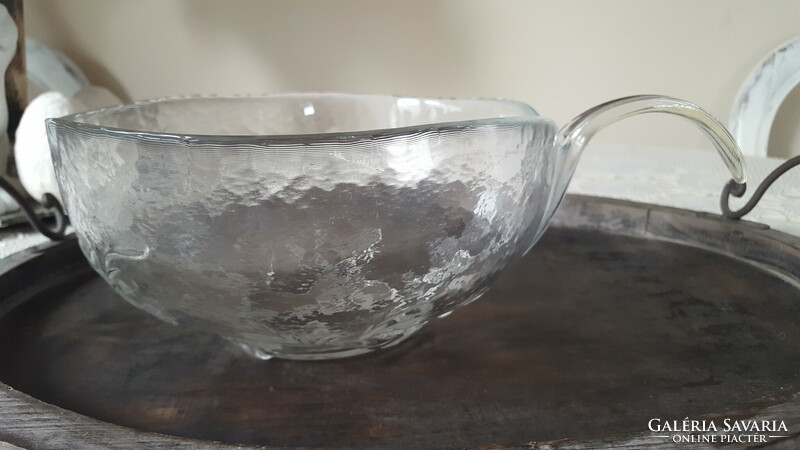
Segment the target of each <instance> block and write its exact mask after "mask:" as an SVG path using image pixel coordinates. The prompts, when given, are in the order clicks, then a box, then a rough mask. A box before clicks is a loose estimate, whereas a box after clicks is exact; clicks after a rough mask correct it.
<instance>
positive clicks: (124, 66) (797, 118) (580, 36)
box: [25, 0, 800, 156]
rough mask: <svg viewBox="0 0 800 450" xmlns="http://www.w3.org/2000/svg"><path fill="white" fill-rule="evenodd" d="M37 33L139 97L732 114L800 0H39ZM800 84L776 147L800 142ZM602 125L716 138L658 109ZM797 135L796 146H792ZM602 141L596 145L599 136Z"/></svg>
mask: <svg viewBox="0 0 800 450" xmlns="http://www.w3.org/2000/svg"><path fill="white" fill-rule="evenodd" d="M25 7H26V27H27V33H28V34H29V35H30V36H33V37H35V38H37V39H39V40H40V41H42V42H44V43H46V44H48V45H50V46H52V47H54V48H56V49H59V50H61V51H63V52H64V53H66V54H67V55H68V56H70V57H71V58H73V59H74V60H75V61H76V62H77V63H78V64H79V65H80V66H81V67H82V68H83V69H84V70H85V71H86V72H87V74H88V75H89V77H90V78H91V79H92V80H93V81H94V82H95V83H96V84H100V85H105V86H107V87H109V88H112V90H115V91H117V93H118V94H121V95H123V96H126V97H127V98H128V99H133V100H138V99H144V98H148V97H159V96H167V95H176V94H197V93H218V94H225V93H263V92H282V91H343V92H366V93H398V94H407V95H418V96H441V97H456V96H469V97H508V98H514V99H519V100H523V101H526V102H528V103H530V104H531V105H533V106H534V107H535V108H536V109H537V110H539V112H540V113H541V114H543V115H546V116H549V117H552V118H553V119H555V120H556V121H557V122H558V123H565V122H566V121H567V120H569V119H570V118H571V117H572V116H573V115H575V114H578V113H580V112H581V111H582V110H584V109H586V108H589V107H591V106H593V105H594V104H596V103H599V102H603V101H605V100H609V99H612V98H615V97H620V96H625V95H631V94H637V93H658V94H666V95H671V96H676V97H681V98H685V99H687V100H690V101H693V102H695V103H698V104H700V105H701V106H703V107H705V108H706V109H708V110H709V111H711V112H712V113H713V114H715V115H716V116H718V117H719V118H720V119H721V120H722V121H723V122H725V123H727V118H728V114H729V111H730V108H731V105H732V102H733V100H734V96H735V95H736V92H737V90H738V88H739V86H740V84H741V83H742V81H743V80H744V78H745V77H746V75H747V73H748V72H749V71H750V69H751V68H752V67H753V66H754V65H756V64H757V63H758V62H759V61H760V60H761V58H762V57H763V56H765V55H766V54H767V53H768V52H770V51H771V50H772V49H773V48H775V47H776V46H778V45H779V44H781V43H783V42H785V41H787V40H789V39H791V38H793V37H795V36H797V35H800V1H798V0H703V1H700V0H603V1H600V0H541V1H523V0H491V1H489V0H483V1H481V0H413V1H395V2H388V1H376V0H346V1H330V0H292V1H284V2H278V1H260V0H225V1H222V0H137V1H129V0H28V1H27V2H26V5H25ZM798 125H800V90H796V91H795V92H794V93H793V94H792V97H791V98H790V99H789V100H788V101H787V102H786V104H784V106H783V107H782V109H781V111H780V113H779V117H778V122H777V124H776V126H775V127H774V134H773V137H772V142H771V147H772V148H771V154H774V155H778V156H786V155H787V154H789V153H790V152H791V153H800V131H798V128H800V127H799V126H798ZM598 140H604V141H611V142H632V143H641V144H656V145H672V146H684V147H695V148H709V149H710V147H709V146H708V145H707V143H706V142H705V140H704V138H703V137H702V136H701V135H700V133H699V132H698V131H696V130H695V129H694V128H693V127H691V126H690V125H688V124H686V123H684V122H683V121H681V120H680V119H677V118H672V117H664V116H661V115H655V116H643V117H637V118H634V119H631V120H630V121H628V122H627V123H621V124H618V125H615V126H614V127H612V128H611V129H609V130H607V131H605V132H603V133H601V134H600V135H599V136H598ZM790 149H791V151H790ZM589 151H591V150H589Z"/></svg>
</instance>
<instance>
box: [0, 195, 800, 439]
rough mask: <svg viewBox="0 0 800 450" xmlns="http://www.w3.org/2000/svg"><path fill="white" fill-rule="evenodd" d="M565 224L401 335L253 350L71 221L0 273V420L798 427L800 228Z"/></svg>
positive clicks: (617, 216) (385, 428)
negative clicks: (118, 278) (158, 309)
mask: <svg viewBox="0 0 800 450" xmlns="http://www.w3.org/2000/svg"><path fill="white" fill-rule="evenodd" d="M557 225H558V226H556V227H554V228H553V229H551V230H550V231H548V232H547V234H546V235H545V237H544V238H543V239H542V240H541V241H540V242H539V243H538V244H537V246H536V247H535V248H534V250H533V251H532V252H531V253H530V254H528V256H526V257H525V258H524V259H523V260H522V261H520V262H519V263H518V264H516V265H515V266H513V267H512V268H510V269H509V270H508V272H507V273H505V274H504V275H503V277H502V278H501V279H500V280H499V281H498V283H497V285H496V286H495V287H494V288H493V289H491V290H490V291H489V293H487V294H486V295H485V296H484V297H483V298H481V299H480V300H479V301H477V302H475V303H473V304H471V305H469V306H467V307H464V308H461V309H459V310H457V311H455V312H454V313H453V314H452V315H450V316H449V317H447V318H445V319H443V320H436V321H434V322H432V323H431V324H429V325H428V326H426V327H425V328H423V330H421V331H420V332H419V333H418V334H417V335H416V336H415V337H413V338H411V339H410V340H409V341H407V342H405V343H403V344H401V345H400V346H398V347H396V348H393V349H390V350H387V351H382V352H376V353H373V354H369V355H364V356H360V357H355V358H349V359H343V360H336V361H326V362H292V361H281V360H271V361H257V360H254V359H252V358H250V357H248V356H246V355H243V354H241V353H240V352H239V351H238V350H237V349H236V348H234V347H233V346H231V345H229V344H227V343H226V342H225V341H223V340H221V339H219V338H216V337H213V336H210V335H205V334H202V333H197V332H191V331H187V330H183V329H181V328H177V327H173V326H171V325H168V324H164V323H161V322H160V321H158V320H157V319H155V318H152V317H150V316H149V315H147V314H145V313H143V312H141V311H139V310H137V309H135V308H133V307H131V306H129V305H128V304H127V303H125V302H124V301H123V300H121V299H119V298H118V297H117V296H116V295H115V294H114V293H113V292H112V291H111V290H110V288H108V287H107V286H106V285H105V284H104V283H103V282H102V281H101V280H99V278H97V277H96V276H95V275H93V273H92V272H91V271H90V270H89V269H88V267H87V266H86V264H85V263H84V262H82V259H81V258H80V257H79V250H78V249H77V247H76V245H75V244H74V242H72V243H67V244H62V245H61V246H58V247H55V248H52V249H49V250H47V251H46V252H44V253H43V256H38V257H37V256H35V254H30V255H27V256H17V257H16V258H17V259H16V260H15V261H6V262H5V264H6V267H5V273H4V274H3V275H1V276H0V293H3V294H2V295H3V297H2V298H0V314H2V318H0V381H2V383H5V384H7V385H8V386H10V387H11V388H13V389H14V390H9V389H0V441H6V442H9V443H12V444H14V445H20V446H23V447H30V448H63V447H64V446H65V445H67V444H73V445H74V444H75V443H82V444H83V445H84V446H85V447H86V448H91V447H93V446H94V447H97V448H102V447H120V448H135V447H137V446H148V447H155V446H164V447H176V446H187V447H192V448H203V447H206V446H209V447H213V446H216V445H217V444H215V443H213V442H208V441H220V442H222V443H227V444H251V445H267V446H313V447H320V446H326V447H327V446H357V447H364V446H368V447H376V446H380V447H403V448H406V447H433V446H451V447H452V446H457V447H462V446H463V447H467V446H471V447H474V446H494V445H499V446H526V445H528V444H529V443H531V442H535V443H538V445H543V446H564V447H580V448H582V447H595V446H606V447H611V448H619V447H625V446H627V447H635V448H639V447H647V446H655V447H658V446H665V445H668V444H669V442H670V441H669V440H665V439H659V438H655V437H654V436H653V435H654V433H651V432H649V431H648V429H647V423H648V421H649V420H650V419H651V418H654V417H659V418H665V419H673V420H679V421H680V420H683V419H684V418H685V417H690V418H701V417H722V416H724V417H731V418H745V417H759V418H768V417H772V418H777V419H779V420H784V421H786V424H787V426H789V427H790V431H789V433H788V434H791V435H793V436H794V435H796V434H797V433H798V432H800V406H798V405H800V399H799V398H798V395H797V393H798V392H800V376H799V375H800V346H798V342H800V290H798V284H797V278H796V275H797V273H793V272H792V270H794V268H796V267H797V264H798V260H800V257H799V256H798V255H800V252H798V241H797V240H796V239H795V238H791V237H789V236H786V235H782V234H780V233H776V232H774V231H772V230H768V229H766V228H765V227H763V226H759V225H753V224H746V223H738V224H737V223H731V222H727V221H723V220H720V219H717V218H715V217H711V216H706V215H702V214H695V213H687V212H681V211H677V210H670V209H666V208H658V207H651V206H644V205H636V204H632V203H627V202H614V201H607V200H598V199H591V198H572V199H569V200H568V202H567V204H566V205H565V207H564V209H563V210H562V212H560V215H559V221H558V224H557ZM611 231H613V233H612V232H611ZM620 232H623V233H625V234H618V233H620ZM668 240H672V241H676V242H668ZM685 243H691V244H692V245H700V246H704V247H708V248H713V249H715V251H709V250H706V249H700V248H693V247H689V246H687V245H684V244H685ZM721 252H725V253H728V254H734V255H737V257H738V258H732V257H729V256H726V255H724V254H722V253H721ZM748 255H749V256H750V258H748V259H751V260H756V261H758V262H757V263H753V262H746V261H743V260H741V259H739V258H743V257H747V256H748ZM768 263H771V265H772V267H773V268H772V269H770V268H769V267H768V266H767V264H768ZM54 267H59V269H57V270H53V268H54ZM3 271H4V270H3V268H2V267H0V272H3ZM20 391H21V392H20ZM23 393H24V394H23ZM29 396H30V397H29ZM36 399H38V400H36ZM40 401H43V402H46V403H49V404H52V405H57V407H60V408H63V409H64V410H66V411H63V410H60V409H58V408H56V407H53V406H50V405H47V404H44V403H41V402H40ZM68 411H72V412H77V413H79V414H81V415H85V416H89V417H92V418H95V419H99V421H95V420H92V419H88V418H85V417H82V416H81V415H78V414H74V413H72V412H68ZM34 421H35V422H34ZM104 422H105V423H104ZM106 423H107V424H116V425H123V426H125V427H130V428H132V429H134V430H141V431H145V432H151V433H145V432H139V431H134V430H129V429H125V428H122V427H118V426H115V425H107V424H106ZM81 432H83V434H82V435H81V434H80V433H81ZM153 433H163V434H167V435H172V436H177V437H186V438H193V439H198V440H202V441H205V442H199V441H190V440H182V439H175V438H170V437H167V436H160V435H158V434H153ZM784 434H786V433H784ZM771 442H773V444H774V445H779V446H780V445H783V446H786V445H793V444H794V443H797V441H793V440H789V441H785V442H783V443H781V442H778V441H775V440H771ZM785 448H790V447H785Z"/></svg>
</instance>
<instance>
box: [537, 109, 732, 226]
mask: <svg viewBox="0 0 800 450" xmlns="http://www.w3.org/2000/svg"><path fill="white" fill-rule="evenodd" d="M655 112H660V113H667V114H674V115H677V116H681V117H684V118H686V119H689V120H690V121H692V122H693V123H694V124H695V125H696V126H697V127H698V128H700V130H701V131H702V132H703V133H704V134H705V135H706V136H708V138H709V139H710V140H711V142H712V144H714V147H715V148H716V149H717V152H719V155H720V156H721V157H722V160H723V162H724V163H725V165H726V166H727V167H728V170H729V171H730V173H731V177H732V178H733V182H734V183H736V184H739V185H744V183H745V182H746V181H747V171H746V169H745V165H744V157H743V156H742V152H741V150H740V149H739V146H738V145H737V144H736V141H735V140H734V139H733V137H732V136H731V134H730V133H729V132H728V130H727V129H725V127H724V126H723V125H722V124H721V123H720V122H719V121H718V120H717V119H715V118H714V117H712V116H711V115H710V114H709V113H708V112H706V111H705V110H703V109H702V108H700V107H699V106H697V105H695V104H693V103H689V102H687V101H684V100H679V99H677V98H671V97H663V96H658V95H636V96H633V97H624V98H620V99H617V100H612V101H610V102H608V103H603V104H602V105H598V106H595V107H594V108H592V109H589V110H587V111H586V112H584V113H583V114H581V115H579V116H577V117H575V118H574V119H572V121H570V122H569V123H568V124H566V125H565V126H564V127H563V128H561V130H560V131H559V133H558V137H557V141H556V147H557V148H559V147H560V151H561V158H560V163H559V166H558V167H557V168H556V170H557V172H556V174H557V180H556V185H555V189H554V190H553V193H554V194H553V195H554V196H557V197H555V198H553V199H551V202H550V205H549V207H548V208H549V209H548V213H549V216H548V217H550V218H552V215H553V214H554V213H555V210H556V208H558V205H559V204H560V203H561V199H562V198H563V196H564V193H565V192H566V190H567V184H569V181H570V179H572V174H573V172H574V171H575V167H576V166H577V165H578V159H579V158H580V156H581V152H582V151H583V149H584V147H586V144H587V143H588V142H589V140H590V139H591V138H592V136H594V135H595V133H597V132H598V131H600V130H602V129H603V128H605V127H607V126H609V125H611V124H613V123H615V122H617V121H619V120H622V119H624V118H626V117H631V116H635V115H638V114H645V113H655ZM742 192H743V189H742Z"/></svg>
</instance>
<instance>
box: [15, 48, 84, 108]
mask: <svg viewBox="0 0 800 450" xmlns="http://www.w3.org/2000/svg"><path fill="white" fill-rule="evenodd" d="M25 69H26V71H27V75H28V102H31V101H33V99H35V98H36V97H38V96H39V95H41V94H43V93H45V92H48V91H58V92H61V93H62V94H64V95H66V96H68V97H71V96H73V95H75V94H76V93H77V92H78V91H80V90H81V89H83V88H85V87H87V86H89V79H88V78H87V77H86V75H84V73H83V72H82V71H81V69H80V68H79V67H78V66H77V65H76V64H75V63H74V62H72V60H70V59H69V58H67V57H66V56H64V55H63V54H62V53H60V52H58V51H56V50H53V49H52V48H50V47H47V46H46V45H44V44H41V43H39V42H37V41H36V40H35V39H32V38H29V37H26V38H25Z"/></svg>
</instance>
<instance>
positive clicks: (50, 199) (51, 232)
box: [0, 177, 69, 241]
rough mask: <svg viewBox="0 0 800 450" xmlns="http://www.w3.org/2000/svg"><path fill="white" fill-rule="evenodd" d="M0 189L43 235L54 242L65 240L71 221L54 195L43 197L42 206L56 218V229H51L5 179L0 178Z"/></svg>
mask: <svg viewBox="0 0 800 450" xmlns="http://www.w3.org/2000/svg"><path fill="white" fill-rule="evenodd" d="M0 189H3V190H4V191H6V192H7V193H8V195H10V196H11V198H13V199H14V201H15V202H17V203H18V204H19V206H20V208H22V212H23V213H25V216H26V217H27V218H28V222H30V224H31V225H32V226H33V227H34V228H35V229H36V231H38V232H39V233H42V234H43V235H45V236H47V237H48V238H50V239H51V240H53V241H60V240H62V239H64V231H66V229H67V224H68V223H69V220H68V219H67V215H66V214H64V208H63V207H62V206H61V203H59V201H58V199H56V198H55V197H54V196H53V195H52V194H44V195H43V196H42V206H44V207H45V208H47V209H48V210H51V211H52V212H53V215H54V216H55V219H56V223H55V226H54V227H50V226H49V225H47V224H45V223H44V222H43V221H42V219H40V218H39V217H38V216H37V215H36V213H35V212H34V210H33V207H31V205H30V204H29V203H28V202H27V200H25V197H24V196H23V195H22V193H20V192H19V191H18V190H16V189H15V188H14V186H12V185H11V183H9V182H8V180H6V179H5V178H3V177H0Z"/></svg>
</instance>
